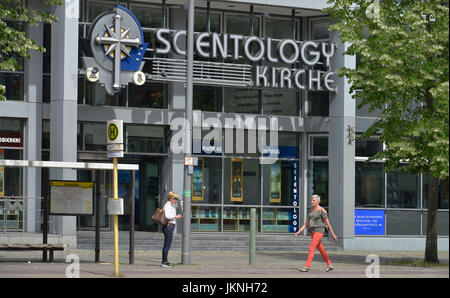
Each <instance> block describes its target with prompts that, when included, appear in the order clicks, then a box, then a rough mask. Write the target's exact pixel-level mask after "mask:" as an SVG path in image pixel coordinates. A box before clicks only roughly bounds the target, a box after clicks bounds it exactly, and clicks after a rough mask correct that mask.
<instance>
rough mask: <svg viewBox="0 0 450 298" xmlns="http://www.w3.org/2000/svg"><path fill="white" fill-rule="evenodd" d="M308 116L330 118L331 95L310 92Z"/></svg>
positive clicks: (322, 92) (326, 92)
mask: <svg viewBox="0 0 450 298" xmlns="http://www.w3.org/2000/svg"><path fill="white" fill-rule="evenodd" d="M308 104H309V109H308V116H322V117H328V116H329V114H330V95H329V92H328V91H310V92H308Z"/></svg>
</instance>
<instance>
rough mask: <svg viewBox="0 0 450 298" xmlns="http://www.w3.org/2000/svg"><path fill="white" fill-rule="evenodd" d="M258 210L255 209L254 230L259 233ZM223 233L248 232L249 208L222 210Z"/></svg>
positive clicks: (227, 208)
mask: <svg viewBox="0 0 450 298" xmlns="http://www.w3.org/2000/svg"><path fill="white" fill-rule="evenodd" d="M260 212H261V211H260V208H256V217H257V220H256V223H257V224H256V228H257V231H258V232H260V231H261V224H260V220H258V218H259V214H260ZM223 231H224V232H244V231H250V208H246V207H225V208H223Z"/></svg>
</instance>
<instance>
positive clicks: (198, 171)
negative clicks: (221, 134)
mask: <svg viewBox="0 0 450 298" xmlns="http://www.w3.org/2000/svg"><path fill="white" fill-rule="evenodd" d="M203 170H204V169H203V160H199V161H198V165H197V166H194V173H193V175H192V200H193V201H203V198H204V195H203V189H204V179H203Z"/></svg>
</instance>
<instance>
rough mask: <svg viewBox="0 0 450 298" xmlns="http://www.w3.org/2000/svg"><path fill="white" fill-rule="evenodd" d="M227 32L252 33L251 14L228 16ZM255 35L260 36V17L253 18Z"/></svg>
mask: <svg viewBox="0 0 450 298" xmlns="http://www.w3.org/2000/svg"><path fill="white" fill-rule="evenodd" d="M226 32H227V33H228V34H241V35H250V15H242V16H239V15H228V16H226ZM253 35H255V36H259V18H253Z"/></svg>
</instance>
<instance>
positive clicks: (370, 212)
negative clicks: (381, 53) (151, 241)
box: [0, 0, 449, 250]
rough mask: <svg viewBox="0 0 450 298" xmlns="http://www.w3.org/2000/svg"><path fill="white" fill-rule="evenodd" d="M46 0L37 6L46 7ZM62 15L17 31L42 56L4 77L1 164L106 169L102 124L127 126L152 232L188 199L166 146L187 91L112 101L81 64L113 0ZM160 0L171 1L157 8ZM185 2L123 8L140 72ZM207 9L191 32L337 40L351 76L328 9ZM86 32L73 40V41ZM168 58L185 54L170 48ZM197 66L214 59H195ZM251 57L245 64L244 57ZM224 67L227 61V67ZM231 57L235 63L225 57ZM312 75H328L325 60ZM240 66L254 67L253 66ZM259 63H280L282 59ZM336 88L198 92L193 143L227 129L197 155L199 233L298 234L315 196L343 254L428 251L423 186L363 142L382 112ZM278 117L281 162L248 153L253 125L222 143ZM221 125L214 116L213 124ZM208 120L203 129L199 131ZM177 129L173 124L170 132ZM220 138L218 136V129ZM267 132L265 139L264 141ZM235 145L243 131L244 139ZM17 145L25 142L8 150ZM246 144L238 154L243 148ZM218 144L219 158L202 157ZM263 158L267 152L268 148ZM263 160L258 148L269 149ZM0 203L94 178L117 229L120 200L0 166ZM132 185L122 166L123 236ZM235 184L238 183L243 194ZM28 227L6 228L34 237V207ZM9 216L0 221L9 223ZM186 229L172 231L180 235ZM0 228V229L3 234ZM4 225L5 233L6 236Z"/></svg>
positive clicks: (66, 222)
mask: <svg viewBox="0 0 450 298" xmlns="http://www.w3.org/2000/svg"><path fill="white" fill-rule="evenodd" d="M42 2H44V1H33V2H32V3H30V5H32V6H33V7H34V8H39V7H42V5H43V3H42ZM65 2H66V3H65V4H64V5H62V6H60V7H57V8H56V9H55V10H54V13H55V14H56V15H57V16H58V18H59V21H58V22H57V23H53V24H41V25H39V26H38V27H26V26H24V25H23V24H20V23H15V24H14V26H17V27H19V28H21V29H23V30H26V31H27V34H28V35H29V36H30V37H31V38H33V39H34V40H36V42H37V44H42V45H44V47H45V48H46V49H47V51H46V53H45V54H39V53H33V54H32V57H31V59H28V60H24V61H23V62H22V64H23V66H24V67H23V71H17V72H3V71H0V82H1V83H2V84H4V85H6V87H7V93H6V97H7V99H8V100H7V101H5V102H0V139H1V138H2V137H3V138H4V139H5V140H6V139H7V141H5V142H0V159H19V160H20V159H24V160H55V161H89V162H91V161H95V162H110V159H108V158H107V155H106V134H105V131H106V121H108V120H111V119H121V120H123V121H124V131H125V133H124V151H125V154H124V158H121V159H120V162H121V163H133V164H139V166H140V170H139V171H137V172H136V173H135V175H136V176H135V179H136V188H135V198H133V199H134V200H135V205H136V213H135V218H136V222H135V223H136V229H137V230H142V231H157V229H158V226H157V225H156V224H155V223H153V221H152V220H151V215H152V214H153V212H154V210H155V209H156V208H157V207H160V206H163V204H164V203H165V197H166V194H167V193H168V192H169V191H175V192H177V193H179V194H182V193H183V170H184V164H183V157H184V156H183V154H180V153H174V152H173V150H171V140H172V137H173V136H174V134H176V132H177V130H176V127H173V120H174V119H177V118H183V117H184V115H185V86H184V83H183V82H175V81H164V80H151V79H150V80H147V82H146V83H145V84H144V85H142V86H136V85H133V84H129V85H128V86H127V87H126V88H122V89H121V91H120V92H119V93H118V94H117V95H113V96H112V95H109V94H107V93H106V92H105V89H104V88H103V87H102V86H101V85H100V84H97V83H91V82H89V81H88V80H86V77H85V75H84V72H83V61H82V57H83V56H85V55H86V47H85V44H84V43H83V39H84V38H87V37H88V34H89V29H90V27H91V25H92V22H93V21H94V19H95V18H96V17H97V16H98V15H100V14H101V13H102V12H104V11H108V10H112V9H113V7H114V4H115V1H91V0H80V1H65ZM163 2H164V3H163ZM184 4H185V1H178V0H167V1H160V0H148V1H144V0H142V1H121V2H120V5H122V6H123V7H125V8H127V9H128V10H130V11H131V12H132V13H133V14H134V15H135V16H136V17H137V19H138V20H139V22H140V24H141V26H142V29H143V33H144V37H145V40H146V42H148V43H149V47H148V49H147V50H146V52H145V55H144V58H143V60H144V62H145V65H144V68H143V71H144V72H145V73H150V72H152V71H153V70H152V63H153V60H152V59H153V58H154V57H155V56H156V53H155V49H156V48H159V47H161V44H160V40H158V39H157V38H156V37H155V31H154V29H155V28H169V29H172V30H185V29H186V23H187V15H186V9H185V7H184ZM266 4H267V3H266V2H265V1H257V0H247V1H245V0H242V1H211V2H210V10H208V9H207V5H208V4H207V1H204V0H197V1H196V9H195V11H196V12H195V31H196V32H213V33H219V34H230V35H231V34H236V35H243V36H257V37H260V38H261V39H267V38H272V39H273V40H274V41H277V40H283V39H294V40H297V41H309V40H312V41H315V42H317V43H330V44H335V45H336V49H335V53H334V55H333V56H332V57H331V61H330V65H331V66H330V68H331V70H335V69H337V68H340V67H344V66H345V67H355V66H356V64H357V63H358V59H356V57H352V56H344V55H343V54H342V53H343V52H344V50H345V47H346V44H343V43H342V42H341V41H340V40H339V38H338V36H337V34H336V32H330V31H328V26H329V24H330V19H329V17H328V16H326V15H325V14H323V13H322V12H321V9H323V8H325V7H326V5H327V4H326V1H281V0H280V1H271V2H270V5H266ZM76 37H78V38H76ZM163 57H166V58H171V59H173V58H178V59H181V58H182V57H180V55H177V54H176V53H168V54H167V55H166V56H163ZM194 59H195V60H198V61H212V62H214V61H218V59H217V58H216V59H213V58H204V57H199V56H198V55H196V56H194ZM244 59H245V58H244ZM219 60H220V59H219ZM221 62H227V61H223V60H222V61H221ZM320 62H321V63H318V64H317V65H314V66H311V67H310V68H311V69H322V70H323V71H326V69H325V68H324V67H325V61H320ZM246 63H248V64H250V65H252V63H251V61H250V62H249V61H246ZM259 63H260V65H270V66H275V67H282V66H285V65H284V64H283V62H269V61H262V62H259ZM334 84H335V87H336V90H335V91H333V92H330V91H328V90H308V89H307V88H306V89H304V90H301V89H295V88H293V89H288V88H266V87H262V86H259V87H248V86H247V87H245V86H244V87H237V86H225V85H223V86H219V85H217V84H207V83H206V84H202V83H197V84H195V85H194V94H193V108H194V112H195V113H194V114H195V115H198V118H197V122H195V121H194V126H196V127H198V128H199V127H203V129H202V130H200V131H201V134H200V135H201V137H200V138H198V135H197V137H196V136H195V135H194V140H193V147H195V146H196V144H199V143H201V141H202V140H204V139H205V136H208V134H209V133H211V132H212V131H213V129H212V128H213V124H211V123H210V122H208V121H207V120H208V119H213V120H214V119H215V120H216V122H217V123H218V124H219V127H220V132H221V133H220V134H219V135H218V137H216V138H214V143H210V144H207V145H210V146H209V147H208V146H205V144H202V145H201V146H200V148H201V150H200V151H198V152H197V153H194V156H195V157H197V161H198V162H197V165H196V166H195V167H194V169H193V181H194V182H193V184H192V189H191V193H192V220H191V231H192V232H204V231H208V232H218V233H223V232H230V233H231V232H235V233H245V232H247V231H248V230H249V219H250V208H252V207H254V208H257V213H258V232H260V233H290V232H291V233H292V232H293V231H294V229H295V228H296V227H297V226H298V225H300V226H301V225H302V224H303V222H304V221H305V218H306V215H307V212H308V206H309V205H310V197H311V195H312V194H318V195H320V196H321V205H322V206H323V207H324V208H325V209H327V210H328V213H329V217H330V221H331V224H332V225H333V228H334V230H335V232H336V234H337V236H338V237H339V245H340V246H342V247H343V248H344V249H348V250H351V249H364V250H377V249H379V250H381V249H384V250H389V249H393V250H423V249H424V247H425V235H426V218H427V216H426V215H427V209H426V199H427V192H428V178H427V177H426V176H424V175H416V176H413V175H408V174H404V173H401V172H388V173H385V172H384V170H383V161H377V162H376V161H374V162H370V163H367V162H366V161H367V159H368V158H369V157H370V156H372V155H374V154H376V153H377V152H379V151H380V150H382V148H383V144H382V143H381V142H380V141H379V139H378V138H376V137H373V138H369V139H365V140H358V139H356V138H357V137H358V135H360V134H361V133H363V132H364V131H365V130H366V129H367V128H368V127H369V126H370V124H371V123H373V121H375V120H376V118H377V117H379V115H380V111H368V110H367V108H365V107H362V108H358V103H359V100H358V98H357V96H356V99H354V98H353V97H352V95H351V94H350V91H349V90H350V86H349V84H348V82H346V81H345V80H344V79H343V78H339V77H336V78H335V80H334ZM273 118H276V119H277V125H278V126H277V128H276V129H273V130H276V131H277V132H278V146H279V147H278V148H279V151H278V159H277V161H276V162H275V163H273V164H264V163H261V157H263V158H264V157H265V153H264V152H260V150H254V149H255V148H252V146H250V145H249V144H250V143H249V140H251V139H254V138H256V137H257V135H258V137H259V134H258V131H257V130H255V129H243V135H244V143H243V144H240V143H238V142H235V143H236V145H234V146H235V147H233V149H235V150H232V153H228V152H227V151H225V150H224V149H225V146H226V144H225V136H226V135H227V134H228V133H230V132H231V134H232V135H234V133H235V132H237V131H238V130H239V129H236V128H235V129H233V128H231V129H230V128H228V127H227V125H226V119H231V120H232V121H236V123H237V120H236V119H241V120H242V121H243V122H245V121H250V122H252V121H255V122H257V121H258V120H261V121H264V122H265V123H270V120H271V119H273ZM212 122H214V121H212ZM205 123H206V124H205ZM171 125H172V127H171ZM215 131H217V129H216V130H215ZM269 131H270V129H269V130H268V131H267V140H270V132H269ZM236 138H237V133H236ZM15 139H19V140H18V142H14V140H15ZM240 145H243V146H242V147H243V150H237V148H236V147H239V146H240ZM211 148H213V149H217V148H219V149H220V150H216V151H215V152H213V153H211V152H210V151H208V149H211ZM263 149H270V148H269V147H264V148H263ZM262 151H263V150H262ZM0 177H2V180H1V181H0V190H1V191H0V196H1V195H3V196H16V195H21V196H28V197H41V196H48V193H49V187H48V185H49V180H50V179H57V180H79V181H94V182H95V183H96V185H97V187H96V193H95V202H98V203H99V204H100V208H101V218H100V223H101V227H102V230H105V231H106V230H110V229H111V226H112V224H111V218H110V216H109V215H108V214H107V209H106V203H107V198H108V197H111V196H112V173H111V172H109V171H106V170H105V171H101V170H96V171H89V170H71V169H64V170H61V169H51V170H48V169H39V168H24V169H21V168H3V169H2V168H0ZM130 179H131V174H130V172H128V171H119V197H123V198H124V199H125V203H124V205H125V215H123V216H120V217H119V220H120V228H121V229H123V230H127V229H128V228H129V209H128V207H127V206H128V203H129V200H130V199H131V198H130ZM236 185H237V186H236ZM448 202H449V186H448V181H446V182H443V183H441V185H440V190H439V211H438V218H439V223H438V233H439V249H442V250H448V226H449V225H448ZM27 210H28V212H26V213H24V214H22V215H21V216H22V217H20V216H19V215H18V218H19V219H22V220H20V223H19V224H18V225H17V227H16V226H14V224H13V223H11V222H10V221H14V220H15V217H14V216H12V217H8V219H10V221H7V223H8V225H10V228H8V230H9V231H11V230H15V229H19V230H23V231H27V232H39V231H40V223H39V221H38V220H36V219H37V218H39V216H40V211H39V210H40V202H39V201H36V202H34V203H30V204H29V205H28V206H27ZM4 218H5V217H3V220H4ZM181 224H182V223H181V221H180V223H179V224H178V231H177V232H178V233H181V232H182V227H181ZM94 225H95V215H93V216H52V217H51V227H50V232H53V233H55V234H60V235H65V236H67V237H68V238H67V239H72V240H69V241H72V243H76V240H74V237H75V235H76V231H80V230H93V229H94ZM0 226H1V225H0ZM0 228H1V227H0Z"/></svg>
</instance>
